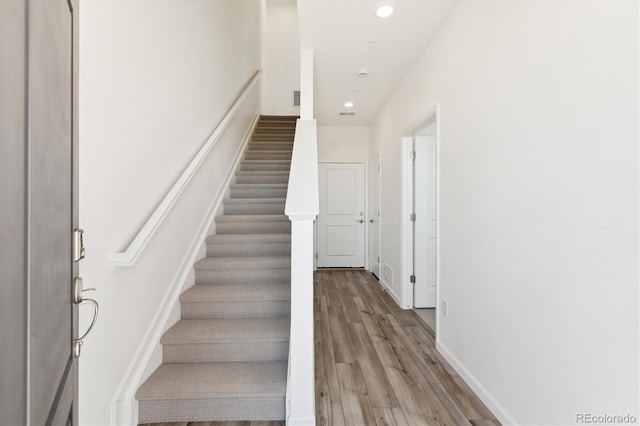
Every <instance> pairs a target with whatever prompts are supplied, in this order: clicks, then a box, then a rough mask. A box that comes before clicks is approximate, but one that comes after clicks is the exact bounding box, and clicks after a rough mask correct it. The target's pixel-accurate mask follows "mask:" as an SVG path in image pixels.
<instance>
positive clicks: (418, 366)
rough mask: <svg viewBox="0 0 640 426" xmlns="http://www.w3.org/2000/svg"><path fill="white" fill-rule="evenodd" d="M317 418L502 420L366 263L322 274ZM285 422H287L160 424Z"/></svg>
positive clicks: (479, 423)
mask: <svg viewBox="0 0 640 426" xmlns="http://www.w3.org/2000/svg"><path fill="white" fill-rule="evenodd" d="M314 281H315V291H314V293H315V294H314V312H315V366H316V411H317V412H316V424H317V425H320V426H324V425H326V426H343V425H344V426H370V425H371V426H374V425H375V426H383V425H389V426H391V425H399V426H400V425H406V426H421V425H455V426H458V425H473V426H497V425H500V423H499V422H498V421H497V420H496V419H495V417H494V416H493V415H492V414H491V412H490V411H489V410H488V409H487V408H486V407H485V405H484V404H483V403H482V402H481V401H480V399H478V397H477V396H476V395H475V394H474V393H473V391H472V390H471V389H470V388H469V387H468V386H467V385H466V383H465V382H464V381H463V380H462V379H461V378H460V376H458V375H457V374H456V372H455V371H454V370H453V368H451V366H450V365H449V364H448V363H447V361H445V360H444V358H442V356H441V355H440V354H439V353H438V352H437V351H436V348H435V336H434V334H433V331H432V330H431V329H430V328H428V327H427V326H426V325H425V324H424V323H423V322H422V320H421V319H420V318H419V317H418V315H417V314H416V313H415V312H413V311H412V310H403V309H400V308H399V307H398V305H397V304H396V303H395V302H394V301H393V300H392V299H391V297H390V296H389V295H388V294H387V293H386V292H385V291H383V290H382V288H381V287H380V285H379V284H378V281H377V280H376V279H375V277H374V276H373V275H371V274H370V273H369V272H366V271H363V270H319V271H317V272H316V273H315V274H314ZM187 425H188V426H284V422H255V421H254V422H234V421H227V422H192V423H158V424H155V425H154V426H187Z"/></svg>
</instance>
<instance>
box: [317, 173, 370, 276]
mask: <svg viewBox="0 0 640 426" xmlns="http://www.w3.org/2000/svg"><path fill="white" fill-rule="evenodd" d="M321 164H362V165H363V166H364V220H365V223H367V224H368V223H369V222H368V221H369V219H370V215H369V177H368V176H369V161H318V166H320V165H321ZM313 252H314V253H315V255H314V256H313V270H314V271H315V270H317V269H318V218H317V217H316V220H314V221H313ZM381 259H382V258H381ZM370 268H371V264H370V263H369V227H368V226H365V227H364V269H365V270H367V271H369V270H370Z"/></svg>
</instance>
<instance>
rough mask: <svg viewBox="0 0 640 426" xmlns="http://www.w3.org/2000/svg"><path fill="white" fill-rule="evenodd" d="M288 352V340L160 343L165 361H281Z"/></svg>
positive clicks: (285, 357)
mask: <svg viewBox="0 0 640 426" xmlns="http://www.w3.org/2000/svg"><path fill="white" fill-rule="evenodd" d="M288 354H289V342H288V341H285V342H232V343H215V344H181V345H167V344H164V345H162V362H165V363H186V362H242V361H283V360H286V359H287V357H288Z"/></svg>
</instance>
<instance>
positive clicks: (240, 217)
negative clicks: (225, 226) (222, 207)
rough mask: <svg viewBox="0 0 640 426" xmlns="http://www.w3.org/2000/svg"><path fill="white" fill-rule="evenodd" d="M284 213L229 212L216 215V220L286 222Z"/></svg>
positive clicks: (287, 218)
mask: <svg viewBox="0 0 640 426" xmlns="http://www.w3.org/2000/svg"><path fill="white" fill-rule="evenodd" d="M287 221H289V217H288V216H287V215H284V214H236V215H233V214H230V215H222V216H216V222H287Z"/></svg>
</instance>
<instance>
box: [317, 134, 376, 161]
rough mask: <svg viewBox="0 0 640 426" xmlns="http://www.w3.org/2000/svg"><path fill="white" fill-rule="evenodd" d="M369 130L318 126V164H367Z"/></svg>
mask: <svg viewBox="0 0 640 426" xmlns="http://www.w3.org/2000/svg"><path fill="white" fill-rule="evenodd" d="M368 161H369V128H368V127H363V126H350V127H347V126H318V162H320V163H331V162H334V163H341V162H342V163H367V162H368Z"/></svg>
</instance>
